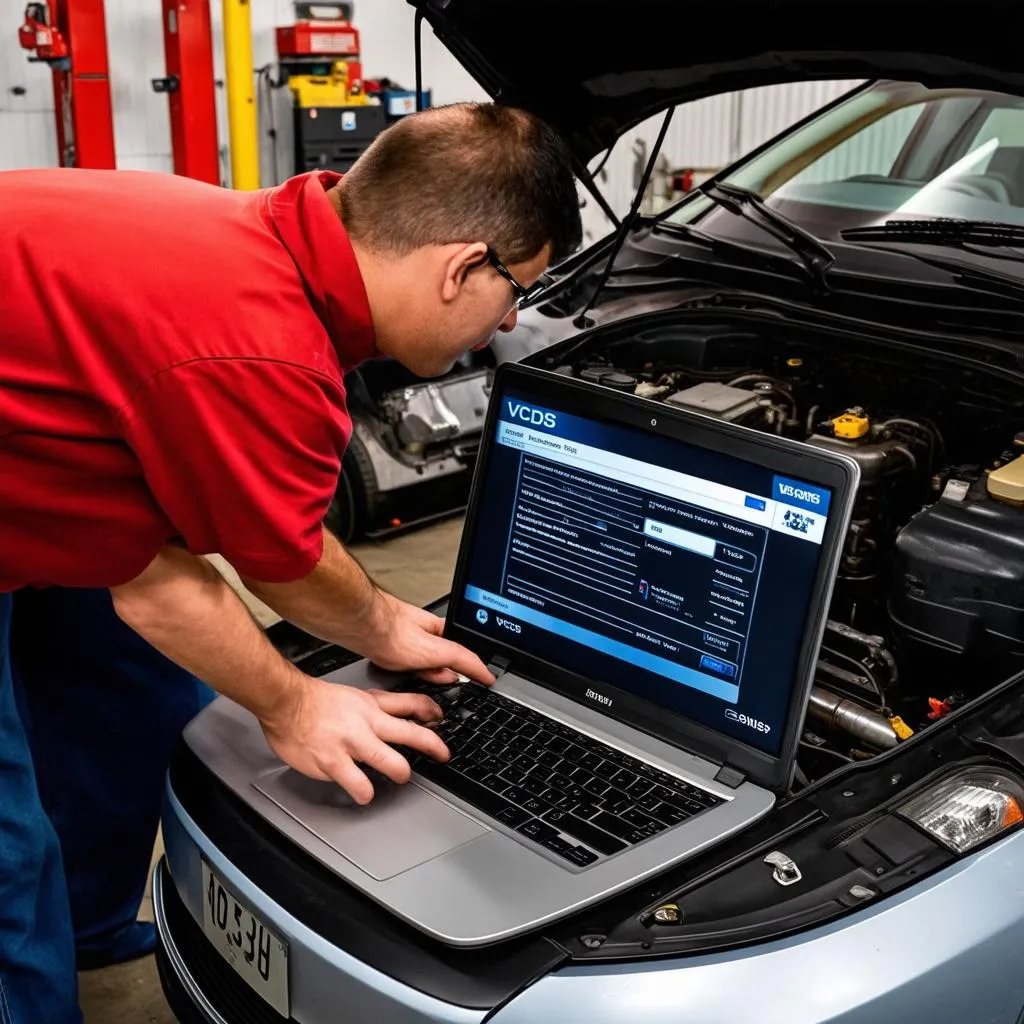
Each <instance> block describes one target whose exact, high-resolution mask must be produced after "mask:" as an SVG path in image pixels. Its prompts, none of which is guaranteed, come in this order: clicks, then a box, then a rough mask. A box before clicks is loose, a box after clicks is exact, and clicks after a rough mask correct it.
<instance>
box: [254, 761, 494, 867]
mask: <svg viewBox="0 0 1024 1024" xmlns="http://www.w3.org/2000/svg"><path fill="white" fill-rule="evenodd" d="M253 785H254V786H255V787H256V789H258V790H259V791H260V792H261V793H262V794H263V795H264V796H266V797H269V799H271V800H273V802H274V803H275V804H277V806H278V807H280V808H281V810H283V811H285V812H286V813H287V814H289V815H291V817H292V818H294V819H295V820H296V821H297V822H298V823H299V824H300V825H302V826H303V827H304V828H306V829H308V830H309V831H310V832H312V833H313V835H315V836H316V837H317V838H318V839H320V840H322V841H323V842H325V843H326V844H327V845H328V846H330V847H331V848H332V849H333V850H335V851H336V852H337V853H340V854H341V856H342V857H344V858H345V859H346V860H350V861H351V862H352V863H353V864H355V865H356V867H358V868H360V869H361V870H362V871H365V872H366V874H368V875H369V876H370V877H371V878H376V879H377V880H378V881H383V880H384V879H385V878H391V877H393V876H394V875H397V874H400V873H401V872H403V871H408V870H409V868H413V867H415V866H416V865H417V864H422V863H423V862H424V861H428V860H431V859H433V858H434V857H438V856H440V855H441V854H442V853H446V852H447V851H448V850H452V849H454V848H455V847H456V846H461V845H462V844H463V843H467V842H469V841H470V840H472V839H476V838H477V837H478V836H482V835H484V834H485V833H486V832H488V831H490V830H489V829H488V828H486V827H485V826H484V825H481V824H480V823H479V822H477V821H474V820H473V819H472V818H470V817H468V816H467V815H465V814H463V813H462V812H461V811H457V810H456V809H455V808H454V807H451V806H449V805H448V804H446V803H444V802H443V801H441V800H439V799H438V798H437V797H435V796H434V795H433V794H431V793H428V792H427V791H426V790H424V789H420V787H419V786H417V785H416V784H415V783H406V784H405V785H403V786H397V785H390V786H383V787H376V789H377V793H376V795H375V796H374V798H373V801H372V802H371V803H370V804H369V805H368V806H366V807H360V806H359V805H358V804H356V803H354V802H353V801H352V798H351V797H350V796H349V795H348V794H347V793H346V792H345V790H343V789H342V788H341V787H340V786H338V785H336V784H335V783H333V782H318V781H317V780H315V779H309V778H307V777H306V776H305V775H302V774H301V773H299V772H297V771H294V770H293V769H291V768H276V769H275V770H274V771H272V772H269V773H268V774H266V775H263V776H261V777H260V778H258V779H257V780H256V781H255V782H254V783H253Z"/></svg>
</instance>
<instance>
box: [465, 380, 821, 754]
mask: <svg viewBox="0 0 1024 1024" xmlns="http://www.w3.org/2000/svg"><path fill="white" fill-rule="evenodd" d="M517 386H518V390H516V391H505V392H504V393H503V394H500V395H496V396H495V398H494V401H498V402H500V403H501V406H500V410H499V412H498V415H497V425H496V436H495V437H494V439H493V440H494V444H493V446H492V447H491V450H490V456H489V458H488V459H487V462H486V465H485V466H483V468H482V474H481V475H479V478H478V480H477V482H476V490H477V499H476V500H477V505H476V509H475V514H474V516H473V524H474V525H473V527H472V530H473V535H472V536H471V537H469V538H468V541H469V547H468V549H467V552H466V554H465V556H464V557H465V562H464V566H463V571H462V573H461V582H462V585H461V588H460V592H459V593H455V594H453V595H452V597H453V607H452V611H451V616H452V621H454V622H456V623H458V624H459V625H460V626H462V627H465V628H467V629H470V630H472V631H473V632H475V633H478V634H483V635H485V636H487V637H489V638H491V639H493V640H496V641H499V642H500V643H502V644H504V645H506V646H509V647H512V648H514V649H515V650H518V651H521V652H523V653H525V654H527V655H531V656H533V657H536V658H538V659H541V660H542V661H544V662H546V663H547V664H548V666H554V667H555V669H556V671H557V668H558V667H562V668H565V669H567V670H569V671H571V672H573V673H576V674H577V675H581V676H584V677H586V678H587V679H588V680H592V681H593V686H592V687H591V688H590V689H588V691H587V693H586V697H587V698H588V703H592V704H594V705H597V706H599V705H602V704H605V705H609V706H610V705H611V703H612V701H611V699H609V698H608V697H607V696H606V695H604V694H602V692H601V687H602V685H607V686H611V687H616V688H617V689H618V690H620V691H624V692H625V693H627V694H630V695H632V696H635V697H637V698H641V699H642V700H643V701H645V702H648V703H649V704H653V705H656V706H657V708H663V709H665V710H667V711H671V712H673V713H674V714H677V715H681V716H684V717H685V718H687V719H691V720H693V721H696V722H697V723H699V724H701V725H703V726H706V727H708V728H710V729H712V730H713V731H715V732H718V733H724V734H726V735H729V736H731V737H733V738H735V739H737V740H739V741H741V742H743V743H746V744H749V745H751V746H753V747H755V748H756V749H758V750H761V751H763V752H764V753H766V754H769V755H774V754H776V753H777V752H778V750H779V747H780V743H781V742H782V736H783V733H784V730H785V725H786V719H787V715H788V713H789V706H790V702H791V697H792V693H793V690H794V686H795V684H796V681H797V679H796V677H797V674H798V672H797V669H798V661H799V655H800V650H801V646H802V643H803V640H804V632H805V629H806V628H807V616H808V607H809V602H810V600H811V597H812V594H813V593H814V592H815V579H816V574H817V571H818V563H819V559H820V556H821V552H822V540H823V537H824V533H825V523H826V520H827V518H828V516H829V511H830V504H831V503H832V491H831V490H830V489H829V488H827V487H823V486H821V485H820V484H812V483H810V482H808V481H806V480H801V479H798V478H794V477H793V476H789V475H781V474H779V473H778V472H776V471H774V470H772V469H769V468H766V467H765V466H763V465H759V464H756V463H755V462H748V461H744V460H742V459H740V458H736V457H734V456H732V455H726V454H723V453H722V452H720V451H714V450H710V449H708V448H706V447H698V446H696V445H693V444H689V443H686V442H684V441H681V440H676V439H674V438H671V437H665V436H660V435H658V434H655V433H653V432H650V431H644V430H640V429H638V428H636V427H632V426H627V425H623V424H621V423H614V422H611V421H609V420H607V419H600V418H596V417H592V416H590V415H587V410H586V408H585V407H584V409H582V410H581V408H580V407H579V403H578V399H577V402H576V403H575V404H574V411H573V412H572V413H570V412H566V411H565V410H564V409H561V408H557V407H553V404H552V398H551V395H550V394H549V395H548V397H547V399H546V400H545V401H546V403H547V404H539V402H538V400H537V399H536V398H535V397H532V396H531V395H530V394H529V393H528V391H527V390H526V389H524V386H523V384H521V383H520V384H518V385H517ZM527 387H528V385H527ZM657 408H658V407H654V410H655V412H656V411H657Z"/></svg>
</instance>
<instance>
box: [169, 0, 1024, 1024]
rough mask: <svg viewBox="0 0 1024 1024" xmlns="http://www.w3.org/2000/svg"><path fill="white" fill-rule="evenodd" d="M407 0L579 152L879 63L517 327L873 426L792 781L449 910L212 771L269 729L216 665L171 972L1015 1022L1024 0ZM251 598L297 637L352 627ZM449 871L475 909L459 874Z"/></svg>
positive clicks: (198, 979)
mask: <svg viewBox="0 0 1024 1024" xmlns="http://www.w3.org/2000/svg"><path fill="white" fill-rule="evenodd" d="M414 5H415V6H417V7H418V14H422V15H423V16H424V17H425V18H426V20H427V21H428V22H429V23H430V24H431V25H432V27H433V28H434V30H435V32H436V34H437V35H438V36H439V37H440V38H441V39H442V40H443V41H444V42H445V43H446V44H447V45H448V46H449V47H450V49H451V50H452V51H453V52H454V53H455V54H456V56H457V57H458V58H459V59H460V60H462V62H463V63H464V64H465V65H466V67H467V68H468V69H469V70H470V71H471V73H473V74H474V75H475V76H476V77H477V79H478V80H479V81H480V82H481V83H482V85H483V86H484V87H485V88H487V89H488V90H489V91H490V92H491V93H492V94H494V95H496V96H498V97H500V98H501V99H503V100H504V101H507V102H510V103H515V104H518V105H522V106H526V107H530V108H532V109H534V110H536V111H537V112H538V113H540V114H541V115H543V116H544V117H546V118H547V119H549V120H550V121H551V122H552V123H554V124H555V125H557V126H558V127H559V128H560V129H561V130H562V131H563V132H564V134H565V136H566V138H567V139H568V140H569V142H570V144H571V146H572V147H573V149H574V152H575V154H576V156H577V157H578V159H579V161H580V167H581V168H584V167H585V166H586V164H587V162H588V161H590V160H591V159H592V158H593V157H595V156H596V155H597V154H598V153H599V152H601V151H602V150H604V149H606V148H607V147H608V146H609V145H611V144H612V143H613V142H614V140H615V139H616V138H617V137H618V136H620V135H621V134H622V133H623V132H625V131H627V130H628V129H629V128H631V127H632V126H634V125H636V124H637V123H639V122H640V121H641V120H643V119H645V118H647V117H649V116H651V115H653V114H656V113H658V112H659V111H661V110H669V109H671V108H672V107H674V106H675V105H676V104H680V103H683V102H685V101H686V100H688V99H693V98H696V97H699V96H706V95H710V94H712V93H715V92H720V91H725V90H732V89H738V88H747V87H752V86H757V85H763V84H768V83H773V82H780V81H788V80H801V79H813V78H818V79H821V78H833V79H863V78H867V77H869V76H870V77H871V80H870V81H867V82H865V84H864V85H863V86H861V87H859V88H857V89H855V90H854V91H853V92H851V93H850V94H848V95H846V96H845V97H843V98H841V99H840V100H838V101H836V102H835V103H833V104H831V105H830V106H828V107H826V108H825V109H823V110H820V111H818V112H816V113H814V114H813V115H811V116H810V117H809V118H807V119H805V120H804V121H803V122H801V123H800V124H798V125H796V126H795V127H794V128H792V129H790V130H789V131H787V132H786V133H784V134H783V135H781V136H779V137H778V138H775V139H773V140H771V141H770V142H768V143H767V144H765V145H764V146H762V147H760V148H759V149H758V150H757V151H755V152H754V153H752V154H750V155H748V156H746V157H744V158H743V159H741V160H740V161H738V162H737V163H736V164H734V165H733V166H731V167H728V168H726V169H725V170H724V171H723V172H721V173H720V174H718V175H716V176H715V177H713V178H712V179H711V180H710V181H709V182H706V183H705V184H703V185H702V186H700V187H699V188H698V189H696V190H695V191H693V192H692V193H690V194H688V195H686V196H685V197H684V198H683V199H682V200H681V201H680V202H679V203H678V204H677V205H676V206H674V207H672V208H671V209H669V210H667V211H666V212H664V213H662V214H659V215H658V216H656V217H653V218H652V217H639V216H632V217H627V218H625V219H624V220H623V221H622V223H621V224H620V225H619V228H618V229H617V230H616V231H615V232H613V233H612V234H611V235H609V236H608V237H607V238H606V239H604V240H603V241H601V242H599V243H598V244H596V245H594V246H592V247H591V248H589V249H587V250H586V251H584V252H581V253H579V254H577V255H576V256H574V257H573V258H572V259H571V260H569V261H568V262H566V263H565V264H563V265H561V266H560V267H558V268H556V269H555V270H554V272H553V273H552V274H551V281H550V286H549V288H548V289H546V291H545V292H544V293H543V294H542V295H541V296H540V297H539V298H538V299H537V301H536V303H535V305H534V306H533V308H532V309H530V310H527V311H526V312H524V314H523V316H522V320H521V324H520V326H519V328H518V329H517V332H516V333H515V334H514V335H511V336H510V337H509V339H508V342H509V343H510V344H514V345H518V346H519V348H520V349H521V352H522V354H523V355H524V356H525V361H527V362H529V363H532V364H534V365H537V366H543V367H546V368H548V369H551V370H555V371H557V372H560V373H565V374H568V375H572V376H578V377H581V378H585V379H588V380H591V381H593V382H594V383H596V384H598V385H601V386H604V387H608V388H613V389H617V390H622V391H628V392H630V393H632V394H635V395H639V396H640V397H641V398H644V399H646V400H648V401H650V402H652V403H661V402H666V403H671V404H674V405H676V406H679V407H683V408H689V409H697V410H699V411H701V412H703V413H704V414H705V415H713V416H719V417H722V418H726V419H729V420H732V421H733V422H737V423H740V424H743V425H745V426H747V427H748V428H749V429H752V430H763V431H771V432H774V433H777V434H779V435H784V436H787V437H791V438H795V439H797V440H799V441H802V442H805V443H807V444H811V445H817V446H821V447H824V448H828V449H833V450H834V449H838V450H841V451H843V452H845V453H846V454H848V455H850V456H852V457H853V458H855V459H856V460H857V461H858V462H859V464H860V467H861V487H860V492H859V495H858V502H857V510H856V512H855V514H854V517H853V522H852V525H851V527H850V530H849V534H848V536H847V540H846V546H845V549H844V554H843V559H842V566H841V569H840V574H839V579H838V581H837V585H836V589H835V596H834V598H833V601H832V604H831V607H830V610H829V623H828V627H827V629H826V633H825V639H824V642H823V645H822V648H821V652H820V658H819V661H818V667H817V671H816V680H815V687H814V691H813V694H812V697H811V703H810V707H809V708H808V712H807V718H806V725H805V729H804V733H803V739H802V742H801V744H800V752H799V758H798V770H797V773H796V782H795V784H794V786H793V789H792V791H791V792H790V793H789V794H788V795H787V796H786V797H785V798H784V799H782V800H780V801H779V802H778V803H777V805H776V807H775V808H774V809H773V810H772V812H771V813H770V814H769V815H768V816H767V817H765V818H763V819H762V820H760V821H759V822H758V823H757V824H756V825H754V826H752V827H751V828H750V829H748V830H746V831H744V832H742V833H741V834H739V835H737V836H735V837H733V838H731V839H729V840H728V841H726V842H725V843H722V844H720V845H718V846H716V847H714V848H713V849H711V850H709V851H707V852H706V853H704V854H702V855H701V856H700V857H699V858H698V859H696V860H693V861H689V862H687V863H686V864H685V865H683V866H682V867H678V868H675V869H673V870H672V871H670V872H668V873H667V874H665V875H663V876H660V877H657V878H655V879H653V880H652V879H648V880H646V881H644V882H643V883H642V884H638V885H636V886H635V887H633V888H632V889H630V890H628V891H626V892H624V893H620V894H618V895H617V896H615V897H614V898H612V899H610V900H607V901H605V902H603V903H601V904H598V905H597V906H594V907H591V908H589V909H588V910H586V911H585V912H583V913H580V914H578V915H576V916H573V917H570V918H566V919H564V920H561V921H559V922H557V923H555V924H554V925H550V926H547V927H545V928H544V929H543V930H540V931H538V932H535V933H532V934H527V935H525V936H521V937H519V938H516V939H514V940H512V941H509V942H505V943H500V944H496V945H493V946H485V947H481V948H475V949H465V948H452V947H447V946H445V945H443V944H441V943H438V942H434V941H432V940H429V939H427V938H426V937H424V936H423V935H421V934H419V933H418V932H416V931H414V930H413V929H412V928H411V927H409V926H407V925H405V924H404V923H402V921H400V920H399V918H398V916H396V915H394V914H392V913H390V912H389V911H388V910H387V909H386V908H384V907H382V906H380V905H378V904H376V903H374V902H372V901H370V900H369V899H367V898H366V897H364V896H362V895H361V894H360V893H358V892H356V891H355V890H354V889H353V888H352V887H351V886H349V885H347V884H346V883H344V882H343V881H342V880H341V879H340V878H338V877H337V876H336V875H334V874H333V873H332V872H331V871H330V870H329V869H327V868H326V867H324V866H323V864H322V862H321V861H319V860H318V859H317V857H316V851H315V848H314V846H313V844H315V842H316V840H315V839H314V838H313V836H312V833H309V834H308V835H306V836H305V837H304V836H303V830H302V829H301V827H297V828H294V829H292V830H291V831H290V832H288V833H287V834H286V832H285V830H283V829H281V828H279V827H278V826H277V825H275V824H272V823H271V821H270V817H271V816H270V815H269V814H268V815H267V816H264V815H262V814H260V813H259V812H258V811H257V810H256V809H255V808H256V807H258V801H254V802H246V803H243V802H242V801H241V800H240V799H239V798H238V797H237V796H236V795H234V793H235V791H237V790H238V788H239V787H245V786H248V785H249V784H250V783H251V780H252V778H254V777H255V775H256V774H257V773H259V772H262V771H265V770H266V768H267V767H268V765H272V764H273V763H274V762H273V757H272V755H271V754H270V752H269V750H267V749H265V748H264V747H262V746H256V745H254V744H253V742H252V741H251V739H247V740H245V741H244V742H243V741H242V739H240V737H243V736H246V737H251V735H252V733H251V732H250V731H248V730H246V729H245V728H244V725H245V713H244V712H242V711H241V710H240V709H239V708H237V707H236V706H235V705H233V704H231V703H230V702H228V701H226V700H218V701H216V702H215V703H214V704H213V705H212V706H211V707H209V708H208V709H207V710H206V711H204V712H203V713H202V714H201V715H200V716H199V717H198V718H197V719H195V720H194V721H193V722H192V724H191V725H190V726H189V728H188V730H187V731H186V734H185V737H184V739H183V742H182V743H181V744H180V745H179V749H178V750H177V752H176V754H175V757H174V760H173V763H172V765H171V770H170V773H169V777H168V783H167V798H166V811H165V814H164V820H163V831H164V838H165V845H166V857H165V858H164V859H163V861H162V862H161V864H160V865H159V867H158V869H157V872H156V875H155V880H154V904H155V907H156V912H157V920H158V929H159V934H160V947H159V950H158V963H159V967H160V971H161V977H162V980H163V984H164V989H165V992H166V995H167V998H168V1000H169V1002H170V1004H171V1006H172V1008H173V1009H174V1010H175V1012H176V1014H177V1015H178V1016H179V1017H180V1019H181V1020H182V1021H184V1022H188V1024H192V1022H202V1024H243V1022H244V1024H266V1022H280V1021H282V1020H294V1021H297V1022H300V1024H328V1022H331V1024H333V1022H341V1021H345V1022H357V1021H367V1022H369V1021H373V1022H378V1021H381V1022H387V1024H405V1022H409V1024H426V1022H428V1021H429V1022H452V1024H456V1022H458V1024H463V1022H466V1024H469V1022H482V1021H488V1022H495V1024H546V1022H576V1021H578V1022H586V1024H619V1022H630V1024H632V1022H640V1021H642V1022H644V1024H669V1022H672V1024H680V1022H687V1024H712V1022H713V1024H740V1022H746V1021H757V1022H758V1024H773V1022H780V1024H782V1022H785V1024H802V1022H808V1024H810V1022H826V1021H829V1022H840V1021H841V1022H844V1024H861V1022H863V1024H867V1022H872V1024H874V1022H878V1021H900V1022H902V1021H933V1022H935V1024H982V1022H990V1024H1020V1022H1021V1021H1022V1020H1024V975H1022V974H1021V973H1020V972H1019V970H1018V959H1019V951H1020V950H1021V949H1022V948H1024V895H1022V886H1021V882H1020V879H1021V877H1022V875H1024V833H1022V832H1021V830H1020V824H1021V822H1022V820H1024V675H1022V670H1024V456H1022V451H1024V265H1022V261H1024V73H1022V72H1021V70H1020V57H1019V52H1020V51H1019V39H1020V28H1021V22H1022V14H1024V5H1022V4H1020V3H1018V2H1015V3H1012V4H1010V3H1004V4H995V3H990V2H978V3H974V4H972V5H970V6H966V5H953V6H948V5H947V6H945V7H934V6H931V7H928V8H920V7H919V6H918V5H916V4H911V3H908V2H905V0H893V2H890V3H889V4H887V5H886V6H885V7H884V8H879V9H878V10H875V9H872V8H870V7H869V6H868V5H865V4H863V3H859V4H853V3H852V2H848V0H833V2H832V3H829V4H816V5H805V4H799V3H796V2H791V0H778V2H775V3H766V2H763V3H740V4H733V5H731V6H729V7H726V8H722V9H721V10H720V11H718V10H711V9H709V8H706V7H705V8H692V7H689V6H686V5H683V4H678V3H672V4H669V3H655V2H652V0H640V2H639V3H636V4H633V5H631V6H630V7H628V8H626V9H618V8H615V9H613V8H611V7H610V6H606V5H602V4H595V3H592V2H591V3H587V4H583V3H572V2H569V0H558V2H555V0H545V2H544V3H539V2H532V3H531V2H529V0H519V2H517V3H514V4H513V3H511V2H508V0H491V2H489V3H486V4H481V3H474V2H472V0H448V2H440V0H414ZM922 17H923V18H924V19H926V22H927V23H926V24H921V23H920V21H921V18H922ZM655 155H656V154H652V158H651V163H650V164H649V165H648V170H650V168H651V167H653V162H654V156H655ZM583 176H585V175H583ZM641 184H643V183H641ZM637 205H639V204H637ZM271 635H272V638H273V639H275V640H276V642H278V644H279V646H280V647H281V649H282V650H284V651H286V653H287V654H288V656H289V657H291V658H292V659H293V660H294V661H296V663H298V664H300V665H301V666H302V667H303V668H304V669H305V670H306V671H308V672H311V673H313V674H317V675H326V676H327V677H330V676H331V674H332V673H333V672H335V671H336V670H338V669H339V668H340V667H341V666H342V665H344V664H345V663H346V662H348V661H350V660H353V659H354V656H353V655H351V654H349V653H348V652H345V651H340V650H338V649H337V648H331V647H327V646H324V645H323V644H318V643H317V642H315V641H313V640H312V638H308V637H304V636H302V635H301V634H298V633H297V632H296V631H295V630H289V628H288V627H282V628H281V630H279V631H278V632H277V633H276V634H275V633H274V632H273V631H272V634H271ZM446 895H447V896H448V898H450V899H451V900H453V901H463V902H464V903H465V905H466V908H467V912H469V913H471V912H472V899H473V895H472V893H471V892H467V891H464V890H462V889H461V888H460V887H459V885H458V883H457V881H455V882H453V885H452V891H451V892H450V894H446Z"/></svg>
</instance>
